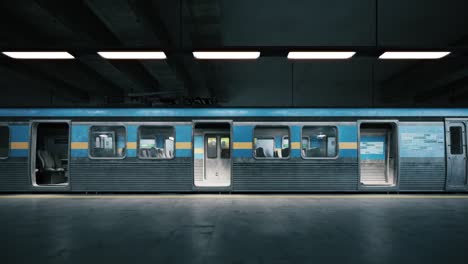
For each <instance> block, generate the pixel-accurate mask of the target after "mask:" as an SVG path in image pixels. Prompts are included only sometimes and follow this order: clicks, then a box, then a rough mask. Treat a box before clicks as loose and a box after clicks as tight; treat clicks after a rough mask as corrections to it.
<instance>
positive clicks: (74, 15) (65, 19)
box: [36, 0, 158, 92]
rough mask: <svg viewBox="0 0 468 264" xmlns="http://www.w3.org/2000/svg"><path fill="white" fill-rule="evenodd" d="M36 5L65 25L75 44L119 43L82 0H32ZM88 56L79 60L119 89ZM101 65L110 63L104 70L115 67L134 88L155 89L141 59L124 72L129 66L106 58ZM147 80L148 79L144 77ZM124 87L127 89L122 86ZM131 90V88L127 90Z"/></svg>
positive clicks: (104, 44)
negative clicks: (74, 37) (108, 61)
mask: <svg viewBox="0 0 468 264" xmlns="http://www.w3.org/2000/svg"><path fill="white" fill-rule="evenodd" d="M36 1H37V3H38V4H39V6H40V7H42V8H43V9H44V10H45V11H47V12H49V14H50V15H51V16H53V17H54V18H56V19H57V20H58V21H59V22H60V23H61V24H62V25H63V26H65V27H67V28H69V29H70V30H71V31H73V32H74V33H75V34H76V35H77V36H78V37H79V41H78V44H77V45H78V46H83V47H89V46H90V45H92V46H101V47H105V46H120V45H121V44H122V43H121V41H120V39H119V38H118V37H117V36H115V35H114V34H113V32H112V31H111V30H109V29H108V27H107V26H106V25H105V24H104V23H103V22H102V20H101V18H100V17H98V16H96V14H95V13H94V12H93V11H92V10H91V9H90V8H89V6H88V5H86V4H85V3H83V2H82V1H70V2H69V1H61V0H36ZM88 60H89V57H87V58H83V59H80V60H79V62H80V63H81V64H82V65H83V66H85V67H86V68H87V69H89V70H92V71H94V72H95V73H96V74H97V75H99V76H101V79H105V80H106V82H107V84H111V85H113V86H114V90H121V88H122V87H119V86H118V85H115V82H114V81H113V80H112V79H109V76H108V75H102V74H101V73H102V70H100V69H97V68H95V67H96V66H98V64H97V63H95V62H94V63H93V62H90V61H88ZM101 65H105V66H106V67H112V68H113V69H110V70H108V69H107V71H113V70H114V69H118V70H119V71H120V72H121V73H122V74H123V75H125V76H126V77H127V78H128V79H129V80H128V81H129V82H132V83H134V84H136V85H133V87H132V88H137V89H138V90H139V91H141V92H147V91H155V90H158V89H157V87H158V82H157V80H156V79H154V78H152V76H151V75H150V74H149V73H148V72H147V70H146V69H145V67H144V66H143V67H142V66H141V63H139V62H136V63H133V65H137V66H138V69H132V71H131V72H128V69H129V67H118V66H116V65H115V62H110V63H106V64H103V63H101ZM135 71H139V72H140V74H139V75H138V76H139V78H136V79H135V76H136V75H135V74H134V72H135ZM148 80H149V81H148ZM124 91H126V92H127V90H126V89H124ZM130 91H131V90H130Z"/></svg>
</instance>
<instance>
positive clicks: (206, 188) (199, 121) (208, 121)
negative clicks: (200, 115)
mask: <svg viewBox="0 0 468 264" xmlns="http://www.w3.org/2000/svg"><path fill="white" fill-rule="evenodd" d="M213 123H224V124H229V150H230V155H231V158H230V175H229V186H225V187H216V186H215V187H209V186H196V185H195V170H194V169H193V167H194V166H195V164H194V159H195V129H196V128H195V127H196V125H197V124H213ZM233 124H234V121H233V120H231V119H193V120H192V189H193V190H195V191H231V190H232V170H233V155H232V154H233V152H234V151H233V146H234V142H233V138H232V135H233ZM203 147H204V148H205V147H206V146H205V138H203ZM203 155H205V154H203ZM203 162H204V161H203ZM203 166H204V164H203Z"/></svg>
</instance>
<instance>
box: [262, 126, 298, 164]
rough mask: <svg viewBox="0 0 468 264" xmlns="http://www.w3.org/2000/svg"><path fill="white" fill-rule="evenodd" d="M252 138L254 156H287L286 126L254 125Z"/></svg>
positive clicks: (287, 130) (287, 133) (275, 157)
mask: <svg viewBox="0 0 468 264" xmlns="http://www.w3.org/2000/svg"><path fill="white" fill-rule="evenodd" d="M253 140H254V142H253V147H254V149H253V154H254V157H255V158H260V159H261V158H270V159H281V158H288V157H289V152H290V146H289V129H288V128H287V127H273V126H272V127H263V126H261V127H255V129H254V139H253Z"/></svg>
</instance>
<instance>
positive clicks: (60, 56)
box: [2, 51, 75, 60]
mask: <svg viewBox="0 0 468 264" xmlns="http://www.w3.org/2000/svg"><path fill="white" fill-rule="evenodd" d="M2 53H3V54H4V55H6V56H8V57H10V58H13V59H21V60H43V59H47V60H66V59H74V58H75V57H73V55H71V54H70V53H68V52H66V51H4V52H2Z"/></svg>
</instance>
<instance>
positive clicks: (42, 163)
mask: <svg viewBox="0 0 468 264" xmlns="http://www.w3.org/2000/svg"><path fill="white" fill-rule="evenodd" d="M34 135H35V136H34ZM33 140H35V142H33V144H34V145H35V148H33V151H32V156H31V161H32V172H33V175H32V176H33V182H34V183H35V184H36V185H40V186H41V185H45V186H47V185H67V184H68V182H69V177H68V160H69V159H68V157H69V146H68V144H69V125H68V124H67V123H36V124H34V125H33Z"/></svg>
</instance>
